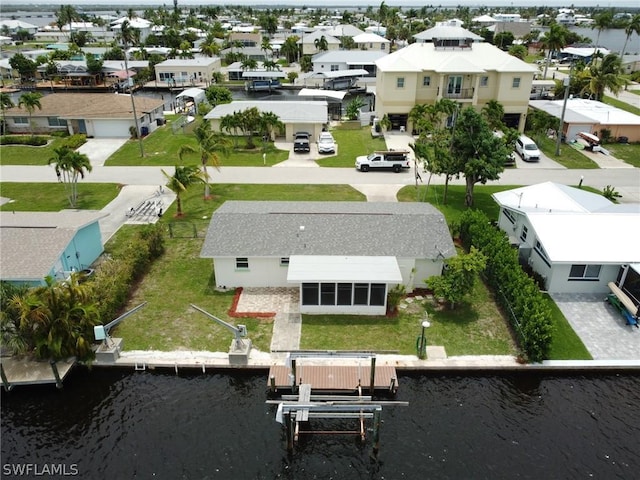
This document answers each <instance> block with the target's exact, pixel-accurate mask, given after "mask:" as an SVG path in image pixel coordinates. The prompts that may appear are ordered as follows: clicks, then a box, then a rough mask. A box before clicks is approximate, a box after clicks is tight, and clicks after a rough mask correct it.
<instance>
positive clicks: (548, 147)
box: [534, 135, 599, 168]
mask: <svg viewBox="0 0 640 480" xmlns="http://www.w3.org/2000/svg"><path fill="white" fill-rule="evenodd" d="M534 140H535V142H536V143H537V144H538V148H540V150H542V151H543V152H544V154H545V155H546V156H547V157H549V158H550V159H551V160H555V161H556V162H558V163H559V164H560V165H563V166H565V167H567V168H599V167H598V164H597V163H596V162H594V161H593V160H591V159H590V158H587V157H586V156H585V155H583V154H582V153H580V152H579V151H578V150H576V149H575V148H573V147H571V145H569V144H567V143H562V144H561V145H560V155H556V140H555V139H553V138H549V137H547V136H546V135H536V136H535V137H534Z"/></svg>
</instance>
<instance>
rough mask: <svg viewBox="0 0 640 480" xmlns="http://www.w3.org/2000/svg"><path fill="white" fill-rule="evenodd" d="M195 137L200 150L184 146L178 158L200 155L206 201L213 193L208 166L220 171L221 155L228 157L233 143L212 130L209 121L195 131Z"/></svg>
mask: <svg viewBox="0 0 640 480" xmlns="http://www.w3.org/2000/svg"><path fill="white" fill-rule="evenodd" d="M193 133H194V135H195V137H196V140H197V142H198V148H194V147H192V146H191V145H182V146H181V147H180V150H178V156H179V157H180V160H182V157H183V156H184V155H185V154H187V153H197V154H199V155H200V163H201V165H202V175H203V177H204V178H206V179H207V181H206V182H205V184H204V198H205V200H209V199H211V193H210V190H209V182H208V179H209V173H208V172H207V165H211V166H213V167H214V168H215V169H216V170H220V155H219V154H223V155H227V154H228V153H229V149H230V148H231V142H230V141H229V139H228V138H227V137H226V136H225V135H223V134H221V133H218V132H214V131H213V130H211V124H210V122H209V120H207V119H205V120H203V121H202V122H201V123H200V125H198V126H197V127H196V128H195V130H194V132H193Z"/></svg>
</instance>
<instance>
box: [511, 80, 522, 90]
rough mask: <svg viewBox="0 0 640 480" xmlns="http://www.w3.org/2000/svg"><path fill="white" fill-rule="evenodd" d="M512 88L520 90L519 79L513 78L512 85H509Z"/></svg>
mask: <svg viewBox="0 0 640 480" xmlns="http://www.w3.org/2000/svg"><path fill="white" fill-rule="evenodd" d="M511 86H512V87H513V88H520V77H514V79H513V83H512V84H511Z"/></svg>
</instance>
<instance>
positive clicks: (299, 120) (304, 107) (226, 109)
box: [205, 100, 329, 142]
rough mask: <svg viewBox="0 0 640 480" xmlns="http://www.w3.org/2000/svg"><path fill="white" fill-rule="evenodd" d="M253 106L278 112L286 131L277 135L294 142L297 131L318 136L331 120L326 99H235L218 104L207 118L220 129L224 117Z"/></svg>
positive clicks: (212, 127)
mask: <svg viewBox="0 0 640 480" xmlns="http://www.w3.org/2000/svg"><path fill="white" fill-rule="evenodd" d="M253 107H256V108H257V109H258V110H259V111H260V112H271V113H274V114H276V115H277V116H278V118H279V119H280V121H281V122H282V123H283V124H284V127H285V128H284V132H279V133H276V136H280V135H284V136H285V140H286V141H288V142H293V139H294V136H295V133H296V132H308V133H309V134H310V135H311V138H312V139H314V138H317V137H318V135H320V133H321V132H322V128H323V127H324V126H325V125H326V123H327V122H328V121H329V112H328V107H327V102H324V101H285V102H281V101H272V100H269V101H267V100H265V101H260V100H254V101H235V102H231V103H225V104H222V105H217V106H216V107H215V108H214V109H213V110H211V111H210V112H209V113H207V115H205V118H206V119H209V120H210V121H211V129H212V130H220V120H221V119H222V117H224V116H225V115H233V114H234V113H236V112H242V111H244V110H246V109H248V108H253Z"/></svg>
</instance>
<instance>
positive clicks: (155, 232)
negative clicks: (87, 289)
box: [92, 225, 164, 323]
mask: <svg viewBox="0 0 640 480" xmlns="http://www.w3.org/2000/svg"><path fill="white" fill-rule="evenodd" d="M163 252H164V228H163V226H162V225H149V226H146V227H144V228H142V229H141V230H140V231H139V232H137V234H136V235H135V236H134V238H132V239H131V240H130V241H129V243H128V244H126V245H125V246H124V247H123V248H122V250H120V251H119V252H117V253H115V254H114V255H113V257H112V258H110V259H109V260H107V261H105V262H103V263H102V264H101V265H100V266H99V267H98V268H97V269H96V273H95V275H94V279H93V280H92V282H93V287H94V292H95V295H96V303H97V304H98V311H99V314H100V318H101V319H102V321H103V322H105V323H106V322H110V321H111V320H113V319H114V318H116V315H117V314H118V312H120V311H121V310H122V308H123V307H124V306H125V304H126V302H127V299H128V297H129V292H130V290H131V288H132V287H133V285H134V284H135V283H136V282H137V280H138V279H139V278H140V277H141V276H142V275H143V274H144V273H146V271H147V269H148V268H149V266H150V265H151V263H152V262H153V260H155V259H156V258H158V257H160V256H161V255H162V253H163Z"/></svg>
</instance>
